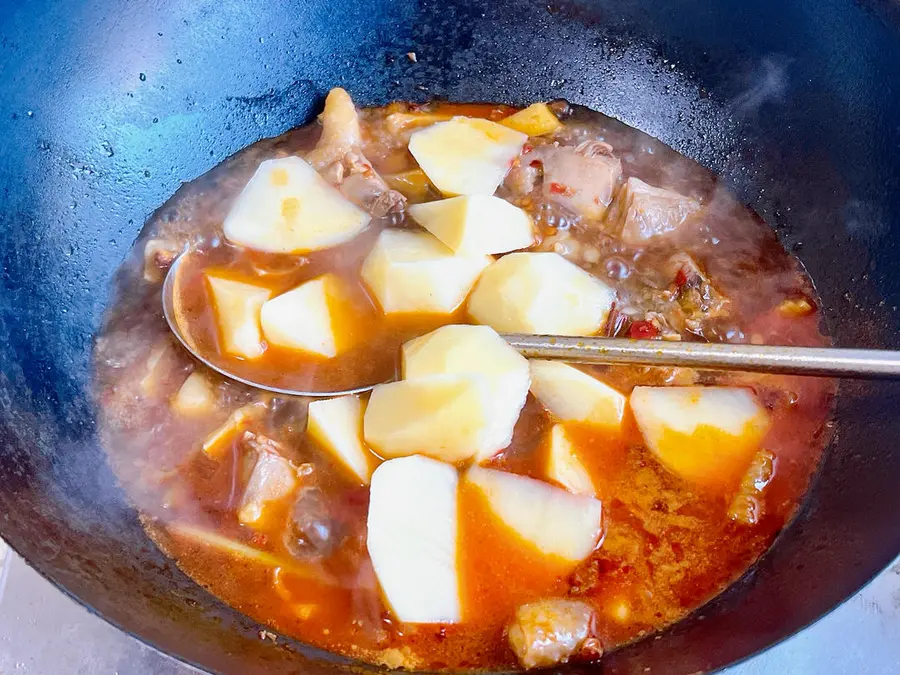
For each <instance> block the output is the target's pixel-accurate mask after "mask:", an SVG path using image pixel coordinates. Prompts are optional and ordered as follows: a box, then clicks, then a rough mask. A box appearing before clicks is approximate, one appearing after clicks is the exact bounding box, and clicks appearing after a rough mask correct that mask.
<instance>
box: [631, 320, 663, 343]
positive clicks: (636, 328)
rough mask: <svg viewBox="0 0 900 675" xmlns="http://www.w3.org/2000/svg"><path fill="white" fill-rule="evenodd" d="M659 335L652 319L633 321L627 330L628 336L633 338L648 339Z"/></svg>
mask: <svg viewBox="0 0 900 675" xmlns="http://www.w3.org/2000/svg"><path fill="white" fill-rule="evenodd" d="M657 335H659V329H658V328H657V327H656V325H655V324H654V323H653V322H652V321H635V322H634V323H633V324H631V328H630V329H629V330H628V337H630V338H631V339H633V340H649V339H651V338H655V337H656V336H657Z"/></svg>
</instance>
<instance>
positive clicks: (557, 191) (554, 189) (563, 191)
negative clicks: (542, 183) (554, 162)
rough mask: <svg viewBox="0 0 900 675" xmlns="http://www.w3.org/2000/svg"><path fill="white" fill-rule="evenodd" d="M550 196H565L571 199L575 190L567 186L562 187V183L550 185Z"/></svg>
mask: <svg viewBox="0 0 900 675" xmlns="http://www.w3.org/2000/svg"><path fill="white" fill-rule="evenodd" d="M550 194H554V195H565V196H566V197H571V196H572V195H573V194H575V190H573V189H572V188H570V187H569V186H568V185H563V184H562V183H550Z"/></svg>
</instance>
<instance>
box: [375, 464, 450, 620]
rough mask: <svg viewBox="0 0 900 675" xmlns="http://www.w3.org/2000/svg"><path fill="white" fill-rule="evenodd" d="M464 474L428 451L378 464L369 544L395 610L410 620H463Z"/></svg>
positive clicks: (376, 574)
mask: <svg viewBox="0 0 900 675" xmlns="http://www.w3.org/2000/svg"><path fill="white" fill-rule="evenodd" d="M458 483H459V476H458V474H457V472H456V469H454V468H453V467H452V466H449V465H447V464H443V463H441V462H437V461H435V460H433V459H428V458H427V457H403V458H400V459H391V460H388V461H387V462H385V463H384V464H382V465H381V466H379V467H378V468H377V469H375V472H374V473H373V474H372V486H371V488H370V490H369V517H368V534H367V539H366V545H367V547H368V550H369V557H370V558H371V559H372V567H373V568H374V569H375V576H376V577H377V578H378V583H379V584H380V585H381V590H382V591H383V592H384V597H385V600H387V604H388V606H389V607H390V609H391V612H392V613H393V615H394V616H395V617H396V618H397V619H399V620H400V621H403V622H406V623H459V622H460V621H461V620H462V607H461V605H462V603H461V600H460V589H459V570H458V565H457V554H456V551H457V531H458V522H457V501H458Z"/></svg>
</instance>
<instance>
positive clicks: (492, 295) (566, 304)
mask: <svg viewBox="0 0 900 675" xmlns="http://www.w3.org/2000/svg"><path fill="white" fill-rule="evenodd" d="M615 298H616V295H615V292H614V291H613V290H612V289H611V288H610V287H609V286H607V285H606V284H604V283H603V282H602V281H600V280H599V279H597V278H595V277H593V276H591V275H590V274H588V273H587V272H585V271H584V270H583V269H581V268H580V267H578V266H577V265H574V264H572V263H570V262H569V261H568V260H566V259H565V258H563V257H562V256H561V255H559V254H558V253H510V254H509V255H506V256H503V257H502V258H500V260H498V261H497V262H495V263H494V264H493V265H491V266H490V267H488V268H487V269H486V270H485V271H484V272H483V273H482V274H481V278H480V279H479V280H478V283H477V284H476V286H475V290H474V291H472V295H471V297H470V298H469V314H470V315H471V316H472V318H473V319H475V320H476V321H477V322H478V323H483V324H486V325H488V326H490V327H491V328H493V329H495V330H497V331H500V332H501V333H536V334H550V335H593V334H594V333H596V332H597V331H599V330H600V329H601V328H602V327H603V325H604V324H605V323H606V318H607V316H608V315H609V310H610V308H611V307H612V304H613V301H614V300H615Z"/></svg>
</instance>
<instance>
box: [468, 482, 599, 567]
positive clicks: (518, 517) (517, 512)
mask: <svg viewBox="0 0 900 675" xmlns="http://www.w3.org/2000/svg"><path fill="white" fill-rule="evenodd" d="M465 479H466V480H467V481H469V482H470V483H471V484H472V485H474V486H475V487H477V488H478V489H479V490H480V491H481V493H482V494H483V495H484V496H485V498H486V499H487V503H488V505H489V506H490V508H491V510H492V511H493V512H494V514H495V515H496V516H497V517H498V518H499V519H500V520H501V521H503V523H504V524H506V526H507V527H509V528H510V529H512V530H513V531H514V532H515V533H516V534H518V535H519V536H520V537H522V538H523V539H525V540H526V541H528V542H531V543H532V544H533V545H534V546H535V547H536V548H537V549H538V550H539V551H541V552H542V553H544V554H546V555H552V556H557V557H559V558H563V559H564V560H568V561H571V562H578V561H580V560H584V559H585V558H586V557H587V556H588V555H590V553H591V551H593V550H594V548H595V547H596V546H597V543H598V542H599V541H600V534H601V531H602V527H601V505H600V501H599V500H597V499H594V498H593V497H591V496H587V495H576V494H572V493H571V492H567V491H566V490H563V489H562V488H558V487H553V486H552V485H548V484H547V483H544V482H542V481H539V480H535V479H534V478H528V477H526V476H519V475H516V474H513V473H507V472H505V471H497V470H495V469H485V468H482V467H480V466H473V467H471V468H470V469H469V470H468V471H467V472H466V475H465Z"/></svg>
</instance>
